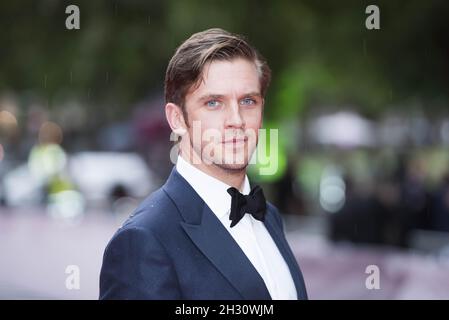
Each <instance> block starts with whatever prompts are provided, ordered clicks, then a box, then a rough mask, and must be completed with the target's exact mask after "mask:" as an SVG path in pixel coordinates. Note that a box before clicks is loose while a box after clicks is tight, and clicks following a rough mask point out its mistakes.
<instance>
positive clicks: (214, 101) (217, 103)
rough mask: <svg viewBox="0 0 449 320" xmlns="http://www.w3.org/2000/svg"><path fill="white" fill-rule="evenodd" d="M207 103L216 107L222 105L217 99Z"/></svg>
mask: <svg viewBox="0 0 449 320" xmlns="http://www.w3.org/2000/svg"><path fill="white" fill-rule="evenodd" d="M206 105H207V106H208V107H212V108H216V107H218V106H220V102H219V101H217V100H210V101H207V102H206Z"/></svg>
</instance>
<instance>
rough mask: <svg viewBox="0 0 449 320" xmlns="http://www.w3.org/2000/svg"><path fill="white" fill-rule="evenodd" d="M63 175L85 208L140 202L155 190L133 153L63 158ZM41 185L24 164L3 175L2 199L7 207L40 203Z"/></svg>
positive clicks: (80, 154) (148, 175) (146, 171)
mask: <svg viewBox="0 0 449 320" xmlns="http://www.w3.org/2000/svg"><path fill="white" fill-rule="evenodd" d="M67 160H68V161H67V164H66V168H65V173H66V174H67V175H68V178H69V179H70V182H71V183H72V184H74V185H75V187H76V189H77V191H79V192H80V193H81V195H82V196H83V198H84V201H85V203H86V204H87V205H88V206H89V205H94V206H97V205H112V204H113V203H112V202H114V201H115V200H118V199H119V198H121V197H123V198H124V197H127V198H132V199H141V198H143V197H145V196H147V195H148V194H149V193H150V192H151V191H152V190H153V189H154V188H155V187H156V185H155V184H154V176H153V174H152V173H151V171H150V170H149V168H148V167H147V165H146V163H145V161H144V160H143V159H142V158H141V157H140V156H139V155H138V154H135V153H121V152H80V153H76V154H73V155H69V156H68V157H67ZM45 189H46V186H45V183H44V182H43V181H42V179H40V178H39V177H36V176H35V175H33V174H32V172H31V171H30V169H29V165H28V164H22V165H20V166H18V167H16V168H15V169H13V170H11V171H9V172H7V173H6V174H5V176H4V179H3V198H4V201H5V203H6V204H7V205H8V206H21V205H36V204H38V203H39V202H42V199H43V196H42V194H43V193H45Z"/></svg>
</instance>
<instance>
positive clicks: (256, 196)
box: [228, 186, 267, 228]
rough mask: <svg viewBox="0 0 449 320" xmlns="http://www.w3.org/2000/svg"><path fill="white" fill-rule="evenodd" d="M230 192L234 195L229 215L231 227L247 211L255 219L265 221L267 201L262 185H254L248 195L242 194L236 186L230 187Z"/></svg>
mask: <svg viewBox="0 0 449 320" xmlns="http://www.w3.org/2000/svg"><path fill="white" fill-rule="evenodd" d="M228 193H229V194H230V195H231V197H232V202H231V213H230V215H229V220H232V223H231V228H232V227H233V226H235V225H236V224H237V223H238V222H239V221H240V220H241V219H242V218H243V216H244V215H245V213H250V214H252V215H253V217H254V218H255V219H257V220H259V221H264V219H265V213H266V211H267V203H266V202H265V196H264V194H263V190H262V188H261V187H259V186H254V188H253V189H252V190H251V192H250V193H249V194H248V195H243V194H241V193H240V192H239V191H238V190H237V189H236V188H234V187H231V188H229V189H228Z"/></svg>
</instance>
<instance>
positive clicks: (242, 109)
mask: <svg viewBox="0 0 449 320" xmlns="http://www.w3.org/2000/svg"><path fill="white" fill-rule="evenodd" d="M202 75H203V80H202V81H201V82H200V84H199V85H198V86H195V87H194V88H192V89H191V90H190V91H189V92H188V93H187V95H186V97H185V108H186V113H187V118H188V119H187V120H188V126H189V128H188V130H187V134H186V135H185V136H184V137H183V138H182V142H181V149H182V152H183V153H184V152H185V150H186V148H187V149H189V152H190V153H191V155H192V156H193V157H192V158H191V159H195V158H196V159H197V160H196V161H198V160H199V159H200V160H201V165H204V164H206V165H212V166H218V167H220V168H222V169H225V170H243V169H245V168H246V166H247V165H248V162H249V160H250V158H251V155H252V154H253V152H254V150H255V148H256V146H257V141H258V129H260V128H261V125H262V114H263V97H262V96H261V92H260V81H259V75H258V72H257V69H256V66H255V64H254V63H253V62H250V61H248V60H244V59H234V60H232V61H212V62H211V63H208V64H206V66H205V67H204V70H203V74H202ZM193 161H195V160H193Z"/></svg>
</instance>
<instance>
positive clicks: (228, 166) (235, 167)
mask: <svg viewBox="0 0 449 320" xmlns="http://www.w3.org/2000/svg"><path fill="white" fill-rule="evenodd" d="M216 166H217V167H219V168H221V169H223V170H226V171H242V170H245V169H246V167H247V166H248V163H246V164H241V163H238V164H236V163H220V164H216Z"/></svg>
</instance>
